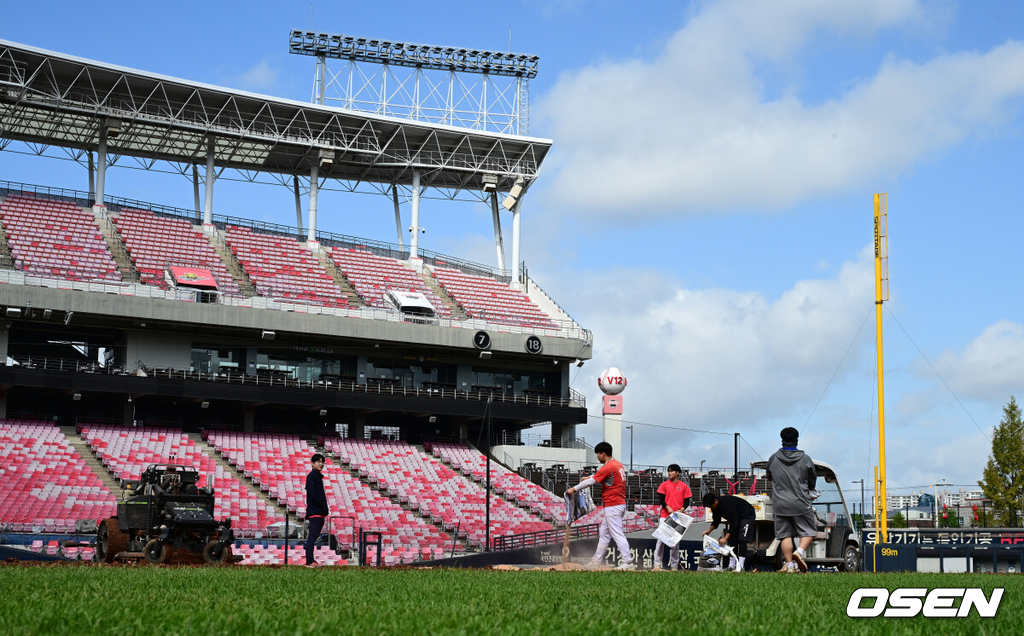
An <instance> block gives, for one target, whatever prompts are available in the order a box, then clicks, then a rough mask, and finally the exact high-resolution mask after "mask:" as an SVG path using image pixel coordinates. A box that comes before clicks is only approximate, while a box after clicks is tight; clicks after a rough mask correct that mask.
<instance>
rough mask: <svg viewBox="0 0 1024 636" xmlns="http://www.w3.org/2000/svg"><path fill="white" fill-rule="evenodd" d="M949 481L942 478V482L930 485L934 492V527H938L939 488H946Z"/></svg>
mask: <svg viewBox="0 0 1024 636" xmlns="http://www.w3.org/2000/svg"><path fill="white" fill-rule="evenodd" d="M948 485H949V481H948V480H947V479H946V478H945V477H943V478H942V480H940V481H937V482H935V483H934V484H932V488H933V489H934V492H935V527H936V528H938V527H939V486H948Z"/></svg>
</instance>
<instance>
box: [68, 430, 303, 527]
mask: <svg viewBox="0 0 1024 636" xmlns="http://www.w3.org/2000/svg"><path fill="white" fill-rule="evenodd" d="M82 436H83V437H84V438H85V439H86V442H87V443H88V444H89V446H90V447H91V448H92V449H93V451H95V452H96V454H97V455H98V456H99V457H100V459H101V461H102V462H103V464H104V465H105V466H106V467H107V468H109V469H110V470H111V472H113V473H114V474H115V475H116V476H117V477H118V478H119V479H139V477H140V476H141V475H142V471H144V470H145V469H146V467H148V466H149V465H151V464H179V465H183V466H191V467H193V468H195V469H196V470H198V471H199V475H200V477H199V486H206V485H210V486H212V487H213V488H214V493H215V495H214V517H215V518H217V519H231V520H232V527H233V528H234V529H235V533H236V534H237V535H239V536H255V535H256V533H258V532H263V531H264V530H265V529H266V527H267V526H268V525H271V524H274V523H278V522H281V521H284V517H283V516H282V515H281V514H280V513H278V512H277V511H276V510H275V509H274V508H272V507H271V506H268V505H267V503H266V502H265V501H263V499H261V498H260V497H257V496H256V495H254V494H253V493H251V492H249V489H248V487H246V486H245V484H243V483H242V482H240V481H239V480H238V479H237V478H236V477H235V476H234V475H233V474H231V473H230V472H228V471H227V470H225V469H224V467H223V466H221V465H220V464H218V463H217V461H216V460H215V459H214V458H213V457H211V456H209V455H207V454H206V453H204V452H203V450H202V449H201V448H199V447H198V446H196V444H195V442H193V441H192V440H191V439H190V438H189V437H188V435H186V434H184V433H182V432H181V431H180V430H178V429H174V428H151V427H139V428H134V427H132V428H126V427H120V426H92V425H90V426H85V427H83V429H82Z"/></svg>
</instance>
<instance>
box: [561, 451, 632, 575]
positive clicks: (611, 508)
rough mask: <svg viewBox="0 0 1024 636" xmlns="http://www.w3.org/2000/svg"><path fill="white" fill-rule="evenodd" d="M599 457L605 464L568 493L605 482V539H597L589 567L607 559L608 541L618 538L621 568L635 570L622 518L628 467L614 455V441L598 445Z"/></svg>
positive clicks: (603, 489) (602, 498)
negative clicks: (613, 456)
mask: <svg viewBox="0 0 1024 636" xmlns="http://www.w3.org/2000/svg"><path fill="white" fill-rule="evenodd" d="M594 452H595V453H596V454H597V460H598V461H599V462H601V464H603V465H602V466H601V468H600V469H598V471H597V472H596V473H594V476H593V477H588V478H586V479H584V480H583V481H581V482H580V483H579V484H577V485H575V486H573V487H572V488H569V489H568V490H566V491H565V492H566V494H569V495H574V494H576V491H577V490H582V489H583V488H590V487H591V486H593V485H594V484H600V485H601V507H602V508H604V519H602V520H601V535H600V536H601V539H600V540H599V541H598V542H597V551H596V552H594V557H593V558H592V559H591V561H590V563H589V564H588V566H587V567H589V568H597V567H599V566H600V565H601V562H602V561H603V560H604V552H605V550H607V549H608V544H609V543H611V540H612V539H615V545H616V546H618V548H619V553H621V554H622V563H620V564H619V567H618V569H620V570H635V569H636V563H634V562H633V553H632V552H630V551H629V542H628V541H626V535H625V534H623V533H622V518H623V517H624V516H625V514H626V469H625V468H623V467H622V463H621V462H620V461H619V460H617V459H612V445H611V444H609V443H608V442H601V443H600V444H598V445H597V446H595V447H594Z"/></svg>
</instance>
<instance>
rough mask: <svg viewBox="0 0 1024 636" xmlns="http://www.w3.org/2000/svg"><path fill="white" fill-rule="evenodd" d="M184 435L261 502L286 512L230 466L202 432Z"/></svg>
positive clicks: (280, 511) (278, 510) (240, 472)
mask: <svg viewBox="0 0 1024 636" xmlns="http://www.w3.org/2000/svg"><path fill="white" fill-rule="evenodd" d="M186 435H188V438H189V439H190V440H192V442H193V443H194V444H195V445H196V446H198V447H199V448H201V449H202V450H203V452H205V453H206V454H207V455H209V456H210V457H212V458H213V460H214V461H215V462H217V464H219V465H220V466H221V467H222V468H223V469H224V470H225V471H227V472H228V473H233V474H234V476H235V479H237V480H238V481H240V482H241V483H243V484H245V486H246V488H248V489H249V492H250V493H251V494H252V496H254V497H257V498H259V499H262V500H263V502H264V503H265V504H267V506H269V507H271V508H274V509H276V510H277V512H278V513H279V514H281V515H286V514H288V508H286V507H285V506H282V505H281V504H280V502H278V501H277V500H275V499H274V498H273V497H271V496H270V495H268V494H267V493H265V492H263V491H262V490H260V487H259V486H257V485H256V484H255V483H253V481H252V480H251V479H249V478H248V477H246V476H245V473H243V472H242V471H240V470H238V469H237V468H235V467H234V466H232V465H231V464H230V463H229V462H228V460H226V459H224V456H223V455H221V454H220V453H218V452H217V449H216V448H214V446H213V444H210V443H209V442H208V441H206V440H205V439H203V436H202V434H200V433H186Z"/></svg>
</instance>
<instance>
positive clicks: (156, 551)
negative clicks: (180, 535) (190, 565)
mask: <svg viewBox="0 0 1024 636" xmlns="http://www.w3.org/2000/svg"><path fill="white" fill-rule="evenodd" d="M142 556H144V557H146V561H148V562H149V563H151V564H153V565H160V564H161V563H166V562H167V559H168V558H169V557H170V556H171V548H170V546H168V545H167V544H166V543H164V542H163V541H161V540H160V539H150V541H149V543H147V544H146V547H145V548H143V549H142Z"/></svg>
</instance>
